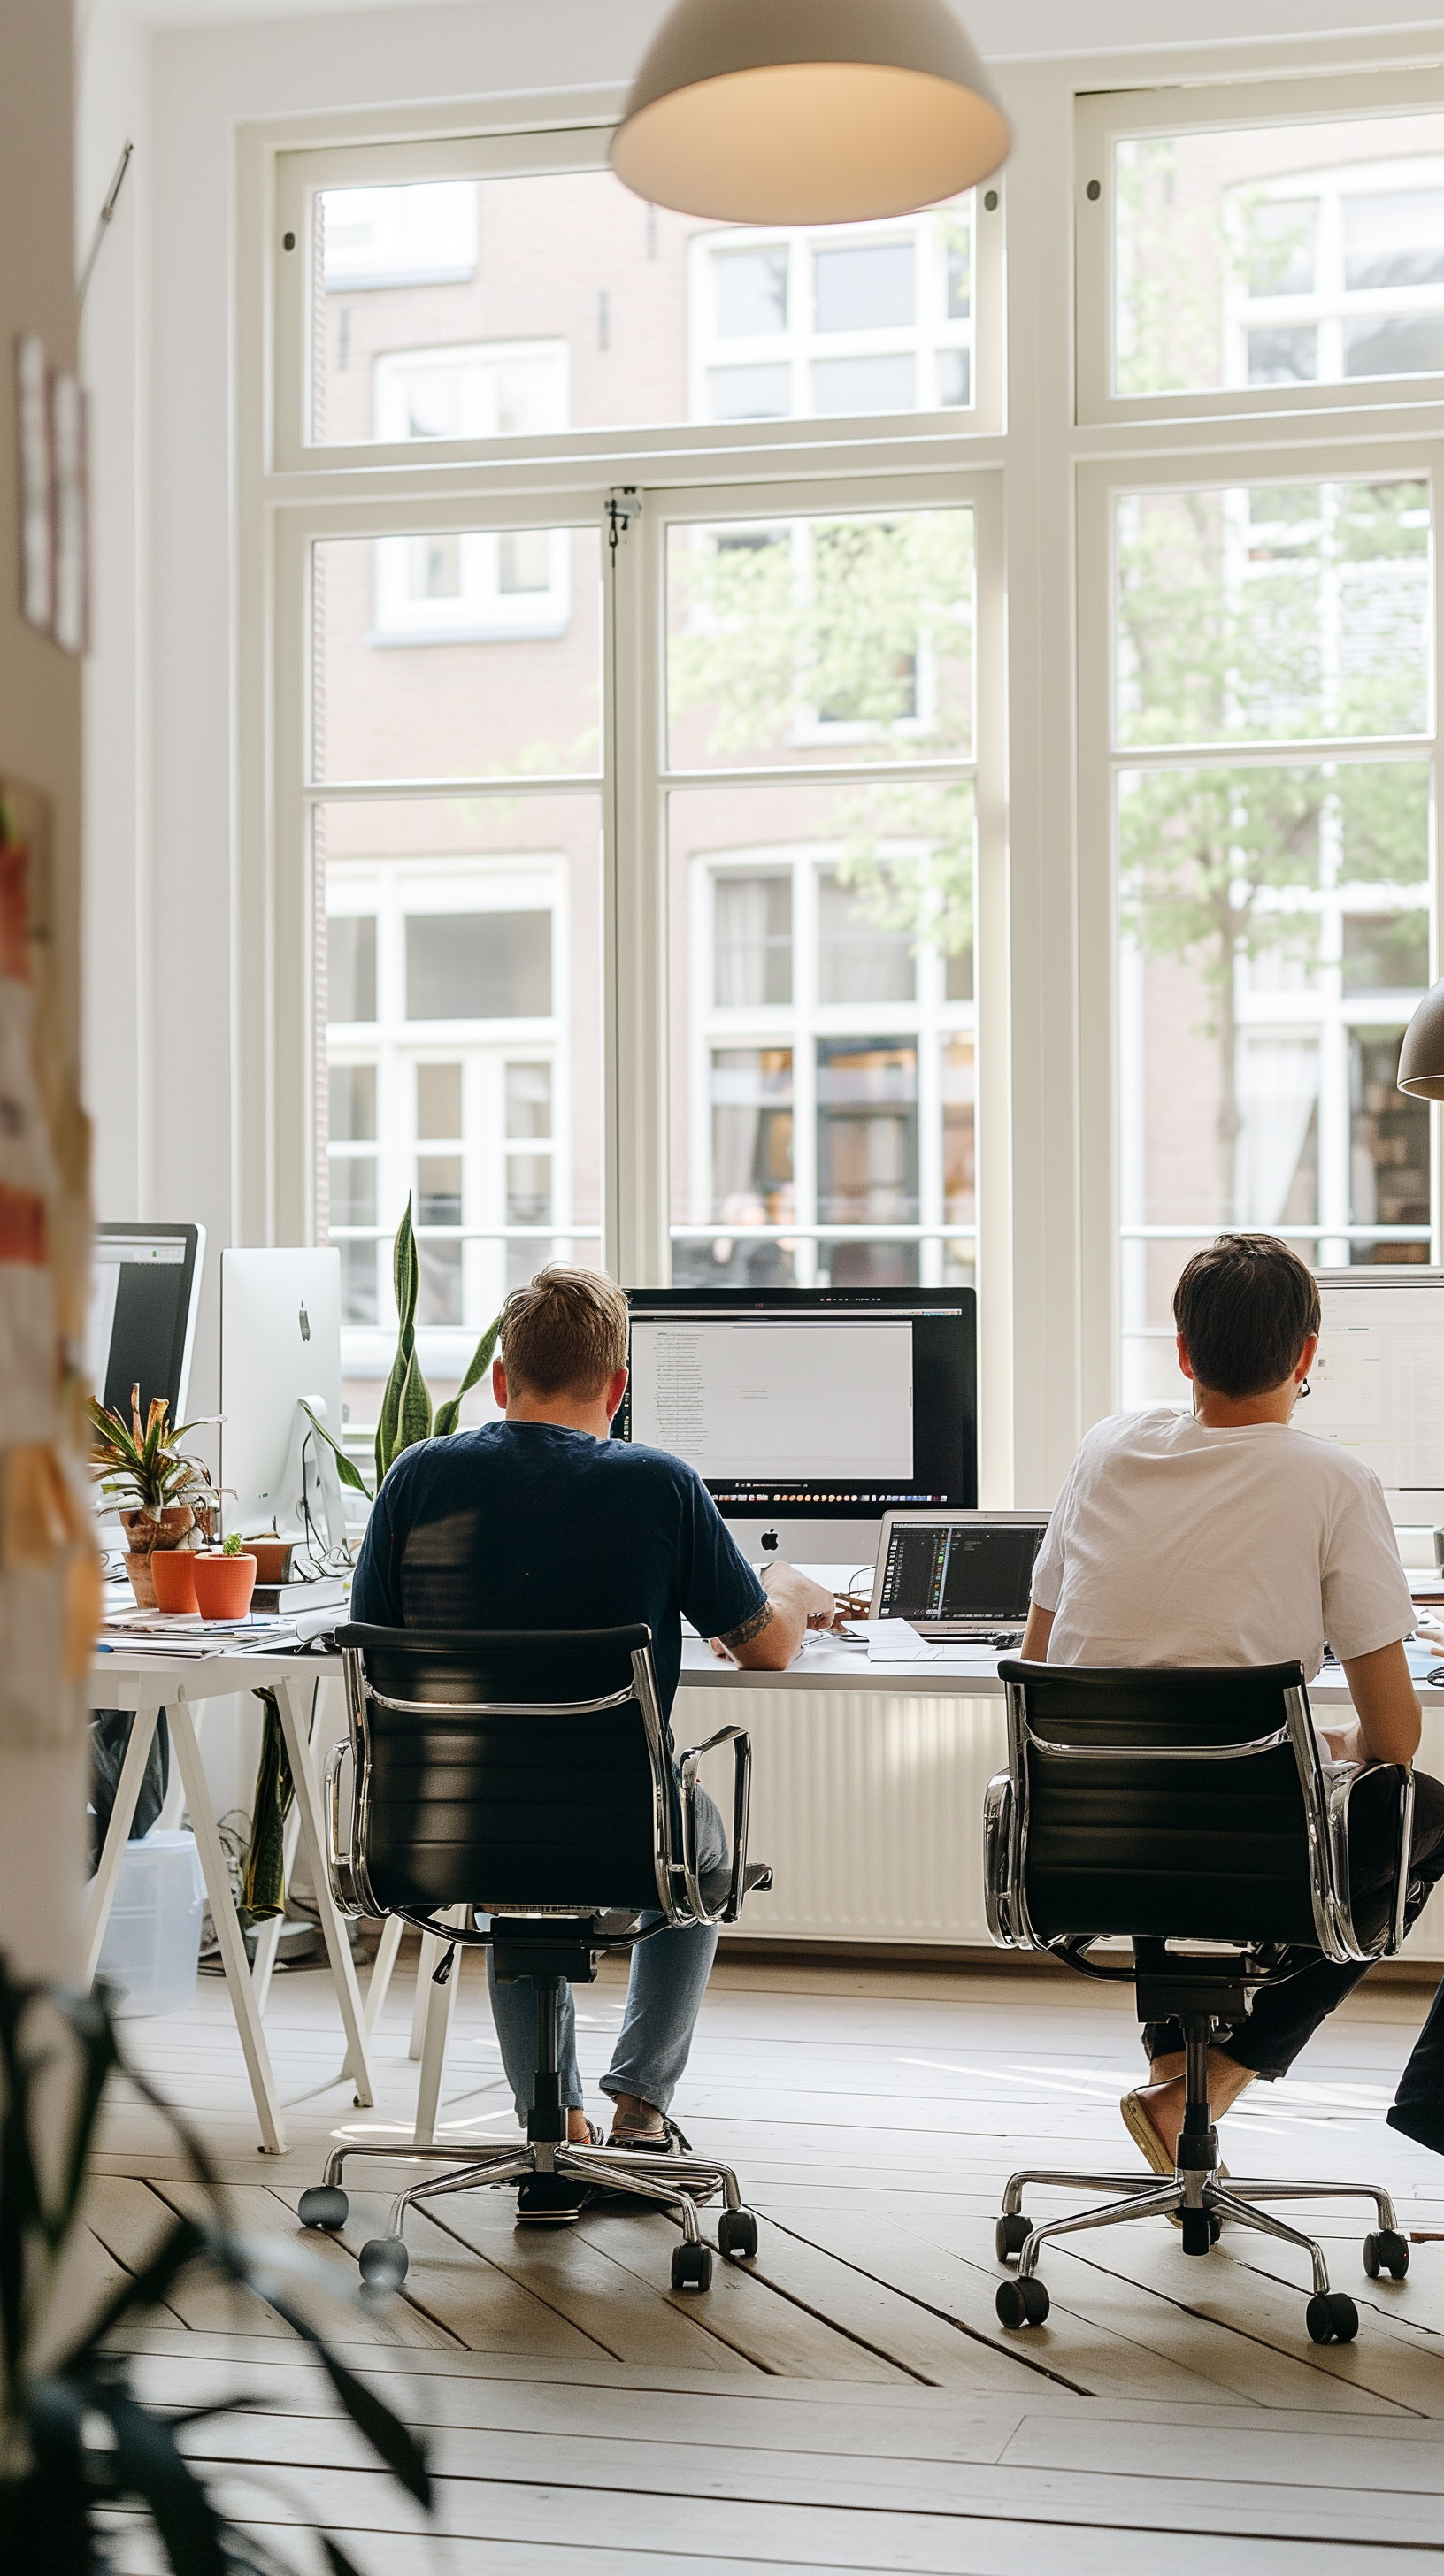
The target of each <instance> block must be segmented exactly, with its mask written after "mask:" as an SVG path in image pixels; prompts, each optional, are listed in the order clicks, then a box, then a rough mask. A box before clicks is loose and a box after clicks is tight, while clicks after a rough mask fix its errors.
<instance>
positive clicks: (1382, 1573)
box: [1022, 1234, 1444, 2173]
mask: <svg viewBox="0 0 1444 2576" xmlns="http://www.w3.org/2000/svg"><path fill="white" fill-rule="evenodd" d="M1173 1311H1174V1320H1175V1323H1176V1324H1177V1327H1178V1364H1179V1367H1180V1368H1181V1369H1182V1371H1183V1374H1184V1376H1185V1377H1186V1378H1188V1379H1189V1380H1190V1381H1191V1383H1192V1387H1193V1410H1192V1412H1191V1413H1178V1412H1175V1411H1174V1410H1173V1409H1172V1408H1171V1407H1168V1406H1162V1405H1160V1406H1155V1407H1153V1408H1151V1409H1150V1410H1148V1411H1147V1412H1142V1413H1129V1414H1117V1415H1115V1416H1114V1417H1113V1418H1112V1419H1111V1420H1110V1421H1107V1422H1100V1423H1097V1424H1096V1425H1095V1426H1094V1428H1093V1430H1091V1431H1090V1432H1089V1433H1088V1434H1087V1435H1086V1437H1085V1439H1084V1441H1083V1444H1082V1447H1081V1448H1080V1449H1079V1452H1078V1455H1077V1457H1076V1458H1075V1460H1074V1462H1073V1465H1072V1468H1071V1470H1070V1472H1069V1475H1068V1480H1067V1483H1066V1484H1065V1485H1064V1488H1063V1491H1062V1493H1061V1494H1060V1496H1059V1498H1058V1502H1057V1505H1056V1507H1055V1509H1054V1512H1053V1516H1052V1519H1051V1520H1050V1522H1049V1524H1048V1535H1047V1537H1046V1539H1045V1540H1044V1542H1043V1546H1042V1548H1041V1550H1040V1551H1039V1555H1038V1560H1037V1563H1036V1565H1035V1567H1034V1569H1033V1603H1032V1608H1031V1611H1030V1613H1029V1617H1028V1625H1027V1629H1026V1632H1025V1634H1024V1638H1023V1649H1022V1650H1023V1653H1024V1655H1025V1656H1028V1657H1030V1658H1032V1659H1033V1660H1034V1661H1044V1660H1046V1661H1050V1662H1053V1663H1066V1664H1101V1665H1119V1664H1149V1665H1168V1664H1278V1663H1289V1662H1292V1661H1293V1660H1294V1658H1295V1657H1297V1659H1298V1661H1299V1662H1300V1663H1301V1664H1302V1666H1303V1668H1304V1674H1305V1678H1306V1679H1309V1680H1312V1678H1313V1676H1314V1675H1315V1674H1316V1673H1317V1672H1318V1670H1319V1667H1320V1665H1321V1664H1322V1662H1323V1659H1324V1645H1325V1641H1326V1640H1327V1642H1328V1644H1329V1645H1330V1646H1331V1647H1332V1649H1333V1652H1334V1653H1335V1655H1336V1656H1337V1657H1338V1659H1339V1662H1340V1663H1341V1664H1342V1666H1343V1668H1344V1677H1345V1679H1346V1681H1347V1682H1348V1685H1349V1696H1350V1698H1351V1700H1352V1701H1353V1705H1354V1718H1353V1722H1352V1723H1351V1724H1349V1725H1347V1726H1344V1727H1342V1728H1339V1729H1337V1730H1329V1729H1321V1733H1322V1734H1323V1735H1324V1741H1325V1747H1326V1755H1327V1756H1328V1757H1330V1758H1332V1759H1334V1760H1336V1761H1349V1762H1370V1761H1373V1762H1410V1761H1412V1759H1413V1756H1414V1753H1415V1751H1416V1750H1417V1747H1418V1743H1419V1734H1420V1719H1419V1702H1418V1699H1417V1697H1416V1696H1415V1691H1414V1685H1413V1681H1412V1679H1411V1678H1410V1673H1409V1663H1408V1658H1407V1656H1406V1654H1405V1652H1404V1646H1403V1640H1404V1638H1405V1637H1407V1636H1408V1635H1409V1633H1410V1631H1411V1629H1412V1628H1413V1626H1414V1617H1415V1614H1414V1607H1413V1603H1412V1601H1411V1599H1410V1595H1409V1585H1408V1581H1407V1579H1406V1577H1405V1574H1404V1569H1403V1566H1402V1565H1401V1563H1400V1561H1399V1550H1398V1546H1397V1543H1396V1541H1395V1537H1394V1531H1393V1525H1392V1523H1391V1521H1390V1518H1389V1514H1388V1510H1387V1507H1386V1505H1385V1501H1384V1492H1383V1487H1382V1486H1381V1485H1380V1483H1379V1480H1378V1477H1377V1476H1376V1475H1375V1474H1374V1473H1373V1471H1372V1469H1371V1468H1369V1467H1366V1466H1364V1465H1363V1464H1362V1463H1361V1462H1360V1460H1358V1459H1357V1458H1354V1457H1351V1456H1350V1454H1349V1453H1348V1451H1347V1450H1343V1449H1338V1448H1335V1447H1334V1446H1333V1445H1332V1444H1331V1443H1330V1442H1328V1441H1326V1440H1320V1439H1316V1438H1313V1437H1311V1436H1310V1435H1309V1434H1308V1433H1307V1432H1303V1431H1296V1430H1294V1429H1293V1428H1292V1427H1291V1417H1292V1415H1293V1411H1294V1407H1295V1405H1296V1404H1297V1402H1298V1401H1299V1398H1300V1397H1301V1396H1306V1395H1307V1394H1308V1391H1309V1387H1308V1372H1309V1368H1310V1366H1311V1364H1312V1362H1313V1357H1314V1353H1315V1351H1316V1350H1317V1348H1318V1336H1319V1321H1320V1315H1319V1293H1318V1287H1317V1284H1316V1282H1315V1280H1314V1277H1313V1273H1312V1272H1311V1271H1310V1270H1309V1269H1308V1268H1307V1267H1306V1266H1305V1264H1304V1263H1303V1262H1302V1261H1300V1260H1299V1259H1298V1257H1297V1255H1296V1254H1294V1253H1292V1252H1290V1251H1289V1250H1288V1248H1287V1246H1286V1245H1284V1244H1282V1243H1279V1242H1277V1241H1275V1240H1274V1238H1273V1237H1272V1236H1269V1235H1237V1234H1236V1235H1221V1236H1220V1237H1219V1239H1218V1241H1217V1242H1216V1243H1214V1244H1211V1245H1210V1246H1209V1248H1208V1249H1207V1251H1204V1252H1200V1253H1196V1254H1195V1255H1194V1258H1193V1259H1192V1260H1191V1261H1190V1262H1189V1263H1188V1265H1187V1267H1186V1268H1185V1270H1184V1272H1183V1274H1182V1276H1181V1278H1180V1279H1179V1282H1178V1286H1177V1289H1176V1290H1175V1292H1174V1300H1173ZM1385 1787H1386V1784H1385V1783H1384V1782H1383V1781H1382V1780H1381V1781H1380V1783H1379V1791H1380V1794H1379V1795H1378V1796H1377V1797H1375V1796H1373V1795H1371V1793H1370V1788H1369V1783H1368V1781H1367V1780H1365V1781H1364V1782H1361V1784H1360V1786H1359V1788H1358V1790H1356V1792H1355V1796H1354V1802H1353V1814H1352V1817H1351V1824H1350V1837H1349V1856H1350V1874H1351V1879H1352V1882H1353V1886H1354V1889H1355V1892H1356V1894H1357V1893H1360V1892H1362V1891H1364V1890H1365V1889H1367V1888H1368V1887H1369V1886H1370V1885H1374V1886H1382V1885H1383V1884H1385V1883H1386V1881H1387V1879H1388V1877H1389V1874H1390V1871H1391V1867H1392V1839H1391V1824H1390V1812H1391V1809H1392V1806H1393V1801H1392V1799H1391V1798H1390V1797H1388V1796H1386V1795H1385V1794H1383V1793H1384V1791H1385ZM1441 1876H1444V1789H1441V1787H1440V1785H1439V1783H1438V1782H1437V1781H1435V1780H1432V1779H1430V1778H1428V1777H1427V1776H1426V1775H1425V1774H1422V1773H1420V1774H1417V1775H1416V1781H1415V1815H1414V1840H1413V1846H1412V1850H1411V1854H1410V1897H1409V1919H1410V1920H1411V1921H1412V1920H1413V1919H1414V1917H1415V1916H1416V1915H1417V1913H1418V1912H1419V1910H1420V1908H1421V1906H1422V1905H1423V1903H1424V1900H1425V1897H1426V1896H1427V1894H1428V1892H1429V1889H1430V1888H1431V1887H1432V1886H1433V1884H1434V1882H1435V1880H1436V1879H1438V1878H1440V1877H1441ZM1363 1974H1364V1969H1363V1968H1362V1967H1333V1966H1331V1965H1330V1964H1329V1963H1328V1962H1327V1961H1326V1960H1325V1959H1323V1958H1322V1957H1318V1958H1315V1959H1314V1960H1313V1961H1312V1962H1311V1964H1310V1965H1309V1966H1308V1967H1306V1968H1305V1969H1303V1970H1302V1971H1301V1973H1300V1974H1299V1975H1298V1976H1296V1977H1292V1978H1290V1979H1289V1980H1287V1982H1285V1983H1282V1984H1280V1985H1278V1986H1276V1987H1273V1988H1265V1989H1264V1990H1263V1992H1261V1993H1260V1994H1259V1995H1258V1997H1257V1998H1256V2000H1255V2003H1254V2008H1253V2011H1252V2012H1251V2014H1250V2015H1249V2018H1248V2020H1247V2022H1245V2023H1243V2024H1241V2025H1240V2026H1239V2027H1238V2028H1237V2029H1236V2030H1235V2031H1234V2032H1233V2033H1232V2034H1231V2036H1230V2039H1229V2044H1228V2047H1227V2049H1226V2050H1225V2049H1215V2050H1211V2051H1210V2053H1209V2073H1210V2099H1211V2101H1212V2103H1213V2105H1214V2112H1215V2116H1216V2117H1217V2116H1218V2115H1219V2114H1221V2113H1222V2112H1224V2111H1226V2110H1227V2109H1228V2107H1229V2104H1230V2103H1231V2102H1234V2101H1236V2100H1237V2098H1238V2096H1239V2094H1240V2093H1241V2092H1242V2091H1243V2089H1244V2087H1245V2085H1247V2084H1250V2083H1252V2081H1253V2079H1254V2077H1255V2076H1256V2075H1261V2076H1263V2077H1265V2078H1266V2079H1268V2080H1270V2081H1271V2080H1273V2079H1274V2078H1276V2077H1277V2076H1280V2075H1282V2074H1284V2073H1285V2072H1286V2070H1287V2068H1288V2067H1289V2066H1290V2065H1291V2064H1292V2062H1293V2060H1294V2058H1295V2057H1296V2056H1297V2055H1298V2053H1299V2050H1300V2049H1301V2048H1302V2047H1303V2046H1304V2044H1305V2042H1306V2041H1307V2040H1308V2039H1309V2038H1310V2037H1311V2035H1312V2033H1313V2032H1314V2031H1315V2030H1316V2029H1317V2028H1318V2026H1319V2023H1320V2022H1321V2021H1322V2020H1323V2018H1324V2015H1325V2014H1326V2013H1328V2012H1331V2011H1332V2010H1333V2008H1334V2006H1335V2004H1337V2003H1340V2002H1341V2001H1342V2000H1343V1997H1344V1996H1345V1995H1346V1994H1347V1993H1348V1992H1349V1990H1350V1988H1351V1987H1352V1986H1354V1985H1356V1984H1357V1982H1358V1980H1359V1978H1360V1977H1361V1976H1362V1975H1363ZM1436 2024H1437V2025H1438V2027H1437V2029H1436ZM1143 2041H1144V2046H1145V2048H1146V2049H1147V2052H1148V2055H1149V2058H1150V2060H1151V2062H1152V2070H1153V2078H1154V2080H1153V2082H1152V2083H1151V2084H1147V2085H1141V2086H1140V2087H1139V2089H1138V2091H1137V2092H1136V2093H1130V2094H1128V2095H1126V2096H1125V2098H1124V2101H1123V2105H1122V2109H1123V2117H1124V2120H1125V2123H1126V2124H1127V2127H1128V2130H1129V2133H1130V2135H1131V2136H1132V2137H1133V2138H1134V2140H1135V2142H1136V2143H1137V2144H1138V2145H1139V2146H1140V2147H1141V2148H1142V2150H1143V2153H1144V2155H1145V2156H1146V2157H1147V2159H1148V2161H1149V2163H1150V2164H1152V2165H1153V2166H1154V2167H1155V2168H1156V2170H1158V2171H1159V2172H1169V2173H1171V2172H1172V2170H1173V2162H1174V2149H1175V2147H1176V2145H1177V2140H1178V2132H1179V2129H1180V2127H1181V2125H1182V2121H1183V2100H1184V2088H1183V2063H1184V2062H1183V2049H1182V2033H1181V2032H1180V2031H1179V2029H1178V2027H1177V2025H1176V2024H1162V2023H1149V2024H1147V2025H1146V2026H1145V2029H1144V2034H1143ZM1389 2117H1390V2121H1391V2123H1392V2125H1393V2126H1395V2127H1396V2128H1401V2129H1403V2130H1405V2131H1406V2133H1407V2134H1408V2135H1410V2136H1412V2137H1416V2138H1419V2139H1421V2140H1422V2142H1423V2143H1424V2144H1426V2145H1429V2146H1433V2147H1435V2148H1437V2150H1438V2151H1439V2152H1440V2153H1441V2154H1444V1988H1441V1990H1440V1997H1439V1998H1438V1999H1436V2003H1435V2006H1434V2010H1433V2011H1432V2013H1431V2014H1430V2017H1429V2022H1428V2024H1427V2025H1426V2027H1425V2030H1424V2032H1423V2034H1422V2035H1421V2038H1420V2041H1419V2045H1418V2047H1417V2048H1416V2049H1415V2051H1414V2055H1413V2057H1412V2058H1411V2059H1410V2062H1409V2066H1408V2068H1407V2069H1406V2071H1405V2075H1404V2078H1403V2081H1402V2083H1401V2085H1400V2088H1399V2098H1398V2101H1397V2102H1396V2104H1395V2107H1394V2110H1393V2111H1391V2112H1390V2114H1389Z"/></svg>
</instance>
